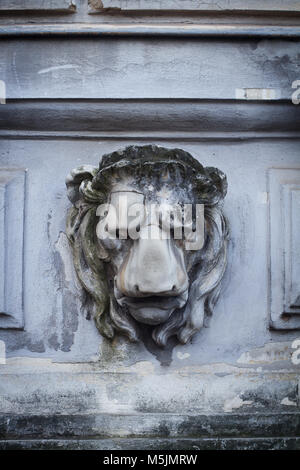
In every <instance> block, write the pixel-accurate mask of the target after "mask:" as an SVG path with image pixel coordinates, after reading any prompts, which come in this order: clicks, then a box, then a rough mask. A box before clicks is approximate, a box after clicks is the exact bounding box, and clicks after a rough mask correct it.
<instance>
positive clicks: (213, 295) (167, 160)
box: [66, 145, 228, 346]
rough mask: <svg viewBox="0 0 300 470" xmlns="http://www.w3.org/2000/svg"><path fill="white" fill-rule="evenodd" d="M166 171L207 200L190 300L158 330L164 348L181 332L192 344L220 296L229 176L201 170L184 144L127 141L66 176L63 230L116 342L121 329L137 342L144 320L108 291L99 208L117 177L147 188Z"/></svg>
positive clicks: (99, 320)
mask: <svg viewBox="0 0 300 470" xmlns="http://www.w3.org/2000/svg"><path fill="white" fill-rule="evenodd" d="M166 169H167V170H168V172H169V174H170V175H171V178H170V179H171V181H175V180H176V179H177V180H178V175H179V176H180V177H181V178H183V179H184V181H186V182H187V187H188V188H190V189H188V188H187V189H186V191H192V193H193V197H194V202H196V203H202V204H205V209H204V217H205V244H204V247H203V248H202V249H201V250H199V251H198V252H194V253H193V254H192V255H191V259H192V261H191V262H192V266H190V268H189V279H190V287H189V297H188V301H187V304H186V305H185V306H184V307H183V308H181V309H178V310H175V312H173V314H172V315H171V317H170V318H169V319H168V320H167V321H166V322H165V323H163V324H161V325H158V326H156V327H155V328H153V332H152V337H153V340H154V341H155V342H156V343H157V344H158V345H160V346H165V345H166V343H167V341H168V339H169V338H170V337H171V336H177V338H178V340H179V341H180V342H181V343H186V342H188V341H189V340H190V338H191V337H192V336H193V335H194V334H195V333H196V332H197V331H198V330H199V329H201V327H202V326H203V325H204V324H205V319H206V317H207V316H209V315H211V314H212V311H213V307H214V305H215V302H216V300H217V298H218V295H219V291H220V282H221V279H222V277H223V275H224V272H225V268H226V251H227V239H228V226H227V221H226V218H225V217H224V215H223V212H222V202H223V199H224V197H225V195H226V192H227V181H226V176H225V175H224V174H223V173H222V172H221V171H220V170H218V169H217V168H212V167H206V168H204V167H203V166H202V165H201V164H200V163H199V162H198V161H197V160H196V159H194V158H193V157H192V156H191V155H190V154H189V153H187V152H185V151H183V150H181V149H166V148H163V147H156V146H153V145H147V146H130V147H127V148H126V149H125V150H121V151H116V152H113V153H111V154H107V155H104V156H103V158H102V160H101V162H100V165H99V168H96V167H93V166H90V165H85V166H82V167H78V168H76V169H74V170H73V171H71V173H70V174H69V175H68V176H67V179H66V185H67V189H68V197H69V199H70V201H71V202H72V204H73V207H72V208H71V209H70V211H69V214H68V219H67V228H66V233H67V236H68V239H69V242H70V245H71V247H72V251H73V259H74V266H75V270H76V273H77V276H78V278H79V281H80V283H81V285H82V287H83V289H84V291H85V292H86V294H87V308H88V311H89V314H90V316H93V317H94V319H95V322H96V325H97V328H98V330H99V331H100V333H101V334H102V335H103V336H105V337H106V338H109V339H113V338H114V336H115V333H116V331H117V332H119V333H121V334H123V335H125V336H127V337H128V338H129V340H130V341H138V340H139V337H140V335H139V329H140V328H141V324H139V323H138V322H136V321H135V320H134V319H133V318H132V317H131V315H130V314H129V312H128V311H127V309H126V308H121V307H120V306H119V305H118V304H117V302H116V300H115V298H114V296H113V293H112V292H110V290H111V289H109V286H108V281H107V274H106V267H105V265H106V264H107V263H108V262H109V255H108V253H107V252H106V250H105V249H104V247H102V245H101V243H100V242H99V240H98V239H97V236H96V225H97V222H98V219H97V216H96V210H97V207H98V205H99V204H102V203H105V202H107V198H108V194H109V191H110V187H111V182H112V179H113V178H115V177H116V174H117V175H119V176H128V175H131V176H133V175H134V181H136V184H137V185H139V184H142V185H143V187H144V188H146V187H147V185H145V182H147V181H149V182H150V181H151V182H152V181H153V180H158V179H159V178H160V177H161V173H162V171H163V170H166ZM172 175H173V177H172ZM176 177H177V178H176ZM178 190H180V188H178Z"/></svg>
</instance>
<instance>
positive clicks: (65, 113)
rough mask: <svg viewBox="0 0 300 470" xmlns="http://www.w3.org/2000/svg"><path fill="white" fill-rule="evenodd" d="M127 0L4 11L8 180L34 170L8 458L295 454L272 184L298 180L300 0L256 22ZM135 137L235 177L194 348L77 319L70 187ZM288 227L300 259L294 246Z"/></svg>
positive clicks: (10, 340)
mask: <svg viewBox="0 0 300 470" xmlns="http://www.w3.org/2000/svg"><path fill="white" fill-rule="evenodd" d="M14 3H15V4H16V3H17V0H16V2H14ZM35 3H36V4H38V3H39V2H35ZM40 3H41V2H40ZM47 3H48V5H50V4H52V5H58V4H62V5H67V4H69V3H70V2H67V1H61V2H59V1H58V0H57V1H53V2H43V5H46V4H47ZM73 3H74V2H73ZM118 3H119V4H120V2H118V1H117V0H115V1H114V0H111V1H108V0H107V1H102V4H103V6H104V7H105V8H108V9H106V10H103V11H101V10H99V8H98V9H97V12H96V14H90V13H89V8H88V1H87V0H77V2H76V6H77V8H76V11H75V10H74V9H72V10H70V11H72V14H65V13H63V12H62V13H60V12H58V11H56V12H55V11H52V14H51V15H49V13H46V11H44V12H42V11H40V13H35V14H30V15H28V16H26V17H25V15H24V14H20V13H18V11H17V10H15V11H11V13H8V12H5V13H0V23H1V24H2V26H3V27H2V28H1V31H2V32H3V34H11V35H12V36H10V39H6V40H3V41H2V42H1V47H0V78H1V80H5V82H6V89H7V103H8V104H7V105H0V125H1V129H0V136H1V148H0V174H1V173H2V171H4V169H7V168H9V171H10V172H12V171H16V170H17V171H23V170H24V169H27V173H26V174H27V176H26V184H25V197H24V201H25V204H24V211H23V206H22V205H21V204H18V205H17V207H15V208H14V211H13V212H14V214H13V216H14V217H15V220H19V219H20V217H23V216H24V226H23V232H24V233H23V241H24V244H23V261H21V259H19V258H18V257H17V256H16V257H15V258H14V263H15V264H14V263H12V262H11V261H10V259H8V257H7V259H6V261H5V262H6V263H8V262H9V265H10V269H11V274H10V276H11V279H14V278H16V279H17V277H18V276H14V272H13V269H14V266H15V269H16V273H18V272H21V270H22V263H24V269H23V270H22V273H23V291H22V289H18V295H23V314H24V329H23V330H12V329H9V328H5V329H1V331H0V340H1V341H5V345H6V351H7V360H6V364H4V360H3V358H2V357H1V358H0V447H1V449H3V448H6V449H9V448H11V449H16V448H33V449H37V448H45V449H46V448H50V449H54V448H69V449H71V448H72V449H74V448H75V449H76V448H94V449H101V448H102V449H135V448H147V449H158V448H161V449H187V448H189V449H197V448H200V449H208V448H218V449H220V448H228V449H233V448H235V449H240V448H247V449H264V448H265V449H275V448H280V449H285V448H290V449H296V448H299V405H300V403H299V367H300V366H299V363H298V359H297V358H298V353H297V345H296V342H294V343H293V341H294V340H296V339H297V338H299V331H296V330H293V329H291V328H290V325H291V320H290V316H287V317H284V318H281V320H282V323H281V327H283V329H281V330H280V331H279V330H274V329H273V330H270V328H269V325H270V283H269V280H270V278H269V275H270V271H269V268H270V262H271V260H270V243H271V240H270V233H269V215H270V214H269V204H270V197H273V195H272V194H270V193H269V192H270V187H269V186H268V177H267V175H268V174H269V173H270V169H271V168H276V169H283V168H284V169H285V171H288V172H289V173H290V172H294V171H295V170H296V169H297V172H296V171H295V173H297V174H298V173H299V169H300V159H299V110H300V108H299V106H296V105H293V104H292V102H291V94H292V92H293V91H295V89H293V88H292V83H293V81H295V80H299V78H300V77H299V35H300V31H299V24H300V12H299V11H295V12H294V8H296V7H297V2H279V1H278V2H258V1H255V2H251V4H252V7H253V4H255V8H257V10H256V11H254V10H253V11H251V12H249V7H250V2H240V1H236V2H231V5H232V10H231V11H228V10H227V11H226V10H224V9H223V7H224V2H222V1H221V2H219V4H220V5H221V7H222V8H221V9H219V10H218V11H217V10H216V9H214V10H213V8H215V7H216V5H213V3H211V2H206V3H205V4H204V3H203V2H202V3H201V4H200V2H198V3H197V8H198V7H199V10H198V11H196V10H194V11H192V10H185V11H183V12H181V11H177V12H176V11H175V10H174V11H168V12H166V11H165V12H163V11H160V12H159V10H157V9H158V8H161V7H162V6H163V4H164V5H166V3H165V2H156V1H154V0H153V1H150V0H149V1H147V2H139V3H138V2H135V0H132V2H131V1H128V2H122V3H123V5H122V6H123V10H116V9H114V10H112V9H111V8H110V7H112V6H115V7H116V8H118ZM180 3H181V2H180ZM184 3H185V5H186V8H190V7H193V8H194V5H196V2H193V1H192V0H191V1H189V0H186V1H185V2H184ZM227 3H228V2H227ZM93 4H94V5H95V2H93ZM99 5H100V2H98V6H99ZM145 5H146V6H147V8H148V11H145V10H135V11H134V10H131V11H128V10H124V8H125V7H126V8H136V9H137V8H139V7H140V6H143V8H145ZM167 5H168V8H171V7H172V8H175V6H176V8H177V7H178V5H179V2H176V5H175V2H171V1H168V2H167ZM174 5H175V6H174ZM187 5H189V7H188V6H187ZM100 6H101V5H100ZM225 6H226V5H225ZM153 8H154V9H156V10H153ZM200 8H207V9H208V10H207V11H204V10H203V9H202V10H200ZM224 8H225V7H224ZM233 8H235V10H234V9H233ZM209 9H210V11H209ZM258 9H259V10H260V11H258ZM279 9H281V10H282V9H285V11H283V10H282V11H281V13H280V14H278V11H279ZM247 10H248V11H247ZM262 10H264V11H262ZM267 10H268V11H267ZM288 10H290V12H291V11H293V15H291V14H290V12H289V11H288ZM50 23H51V24H50ZM20 25H21V26H20ZM26 28H27V29H26ZM83 33H84V34H83ZM24 34H27V36H26V38H25V36H24ZM30 34H35V36H34V38H33V36H30ZM59 34H64V35H65V36H64V38H61V37H60V36H59ZM88 34H92V35H93V36H92V37H87V35H88ZM69 35H70V36H69ZM105 35H106V36H105ZM126 35H127V36H126ZM175 35H176V38H175ZM188 35H191V36H192V37H188ZM108 36H109V37H108ZM129 36H130V37H129ZM241 37H242V39H241ZM291 38H293V39H292V40H291ZM297 38H298V39H297ZM253 97H255V98H256V99H255V100H253V99H251V98H253ZM130 144H131V145H142V144H157V145H161V146H163V147H170V148H173V147H180V148H182V149H183V150H185V151H187V152H190V153H191V154H192V155H193V156H195V157H196V159H197V160H198V161H199V162H201V163H202V164H203V165H204V166H213V167H217V168H220V169H222V171H223V172H224V173H225V174H226V175H227V178H228V187H229V191H228V194H227V196H226V200H225V203H224V213H225V215H226V216H227V218H228V219H229V221H230V229H231V238H230V241H229V246H228V269H227V271H226V273H225V276H224V283H223V284H222V291H221V294H220V295H221V297H220V299H221V301H220V302H219V303H218V304H217V305H216V307H215V310H214V315H213V316H212V317H211V318H210V324H209V327H208V328H203V329H202V330H201V331H200V332H199V334H198V335H197V336H195V337H194V339H193V340H192V342H191V343H189V344H187V345H185V346H182V345H180V346H177V345H173V346H174V347H172V348H166V349H165V350H162V349H161V348H158V347H157V348H152V347H151V345H149V343H148V342H147V341H145V342H144V343H143V342H142V343H139V344H130V345H128V342H127V340H126V339H125V338H123V337H118V338H116V339H115V340H114V341H113V342H112V343H110V342H109V341H108V340H106V339H104V338H102V337H101V336H99V334H98V331H97V328H96V326H95V324H94V322H93V321H92V320H91V319H90V318H89V316H87V312H88V309H86V308H82V305H83V303H84V300H85V298H84V297H85V296H84V292H83V290H82V289H81V286H80V283H79V282H78V280H77V278H76V275H75V272H74V268H73V260H72V256H71V253H70V248H69V244H68V240H67V237H66V227H65V214H66V212H67V211H68V209H70V207H71V204H69V203H68V202H67V199H66V192H65V184H64V179H65V176H66V174H67V173H68V172H69V171H70V169H72V168H76V167H78V166H80V165H83V164H85V163H87V162H88V163H89V164H90V165H92V166H98V164H99V160H100V158H101V156H102V155H103V154H105V153H110V152H113V151H115V150H117V149H119V148H124V147H126V146H127V145H130ZM276 171H277V170H276ZM286 174H287V173H285V172H282V175H283V176H284V175H286ZM283 180H284V178H283ZM283 182H284V181H283ZM289 189H291V192H293V191H294V192H293V197H294V199H292V198H291V200H292V205H291V209H292V210H291V211H289V214H290V216H291V217H290V219H291V222H293V223H292V224H291V227H292V228H293V227H295V226H296V225H295V223H297V220H298V219H297V217H298V216H297V210H296V209H295V207H297V205H296V202H297V198H296V194H294V193H296V192H297V188H296V187H292V188H287V187H285V188H283V190H284V191H283V194H284V197H283V198H282V199H281V203H283V205H282V207H284V204H285V203H286V200H285V198H286V196H287V195H288V194H289V192H288V191H289ZM286 190H288V191H286ZM275 192H276V191H275ZM18 194H19V193H18ZM2 200H3V198H2ZM0 209H1V211H2V207H0ZM8 212H9V211H8ZM8 212H7V211H5V210H4V212H3V213H2V212H0V214H1V215H0V218H1V221H3V219H5V217H7V215H5V214H8ZM279 212H280V211H279V209H278V215H279ZM22 214H23V215H22ZM294 216H295V219H294V220H293V217H294ZM275 217H276V212H275ZM22 220H23V219H22ZM285 226H286V228H287V229H288V227H289V226H288V224H285ZM3 233H4V232H3V230H2V231H1V234H2V235H3ZM290 234H291V235H292V237H291V243H290V245H286V246H287V248H288V250H287V251H286V253H289V256H288V258H287V259H293V252H294V251H296V250H298V245H299V243H298V238H297V234H296V235H293V234H294V232H293V230H291V232H290ZM2 235H1V236H2ZM4 235H5V236H4V238H5V237H6V241H7V233H6V232H5V234H4ZM10 241H11V237H9V242H10ZM1 246H3V243H2V245H1ZM11 246H13V244H12V245H11ZM18 246H19V248H18V249H20V244H18ZM296 255H297V256H298V252H296ZM1 259H2V265H1V266H2V267H3V258H1ZM294 259H295V260H297V259H298V257H295V258H294ZM292 267H293V269H294V268H295V269H297V265H293V266H292ZM290 272H291V273H292V274H293V272H294V271H290ZM295 273H296V271H295ZM282 274H283V272H282V271H281V272H280V276H279V277H278V279H279V278H280V279H282ZM294 277H295V279H297V275H296V274H295V276H294ZM285 279H286V282H287V283H288V278H285ZM286 286H287V287H288V288H286ZM297 286H298V284H297V282H296V283H295V282H294V283H292V285H291V286H290V287H289V284H286V285H284V283H283V282H280V281H279V282H278V284H277V288H276V289H277V292H279V294H280V295H282V296H283V298H285V297H284V292H285V291H286V292H287V293H291V295H292V296H293V302H294V301H296V303H297V302H298V301H297V295H295V293H296V294H298V293H297V289H298V287H297ZM2 291H3V289H2ZM7 294H9V292H7ZM10 297H11V298H13V297H12V296H11V295H10ZM288 301H289V299H288V297H286V303H287V302H288ZM287 305H288V306H289V307H290V306H291V302H290V303H287ZM292 308H293V307H292ZM292 308H290V310H292ZM12 313H14V312H12ZM281 313H282V312H281V311H279V313H278V314H279V315H281ZM3 319H5V316H3V315H0V321H1V322H2V320H3ZM2 324H3V322H2ZM1 344H2V343H1ZM292 345H294V346H293V347H292ZM295 345H296V346H295Z"/></svg>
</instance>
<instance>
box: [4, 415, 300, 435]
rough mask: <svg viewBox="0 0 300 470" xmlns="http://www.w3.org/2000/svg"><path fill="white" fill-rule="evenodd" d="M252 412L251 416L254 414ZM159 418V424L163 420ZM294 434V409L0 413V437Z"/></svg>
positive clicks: (297, 426) (299, 420) (298, 423)
mask: <svg viewBox="0 0 300 470" xmlns="http://www.w3.org/2000/svg"><path fill="white" fill-rule="evenodd" d="M254 417H255V419H253V418H254ZM162 423H163V425H162ZM120 429H122V437H127V438H129V437H130V438H141V437H144V438H145V437H159V438H166V437H169V436H172V437H173V438H189V437H197V438H216V437H223V438H226V437H227V438H228V437H240V438H243V437H244V438H246V437H248V438H249V437H280V436H282V437H283V436H286V437H298V436H299V433H300V414H299V412H297V411H296V412H285V413H255V414H253V413H252V414H249V413H233V414H214V415H204V414H201V415H199V414H194V415H192V414H182V413H181V414H173V413H170V414H169V413H138V414H125V415H122V414H109V413H107V414H100V413H99V414H97V413H91V414H77V415H68V414H67V415H48V414H47V415H46V416H43V415H34V414H31V415H23V414H21V415H16V414H1V415H0V439H17V438H22V439H24V438H27V439H30V438H31V439H32V438H40V439H41V438H44V439H53V438H54V439H55V438H56V439H57V438H62V437H66V438H84V437H86V436H89V437H90V438H98V439H99V438H100V439H103V438H113V437H120Z"/></svg>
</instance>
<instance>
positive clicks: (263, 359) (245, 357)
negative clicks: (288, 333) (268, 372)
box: [237, 341, 292, 364]
mask: <svg viewBox="0 0 300 470" xmlns="http://www.w3.org/2000/svg"><path fill="white" fill-rule="evenodd" d="M291 354H292V352H291V343H290V342H288V341H284V342H280V343H267V344H265V345H264V346H263V347H262V348H257V349H252V350H251V351H247V352H244V353H243V354H242V355H241V356H240V357H239V358H238V360H237V363H238V364H272V363H273V362H278V361H290V360H291Z"/></svg>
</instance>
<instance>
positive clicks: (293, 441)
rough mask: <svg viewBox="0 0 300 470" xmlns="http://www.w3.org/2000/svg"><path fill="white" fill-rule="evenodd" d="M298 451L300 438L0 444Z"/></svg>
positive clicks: (10, 446) (9, 445)
mask: <svg viewBox="0 0 300 470" xmlns="http://www.w3.org/2000/svg"><path fill="white" fill-rule="evenodd" d="M22 449H24V450H25V449H29V450H60V449H64V450H155V451H157V450H194V451H197V450H299V449H300V438H286V437H282V438H264V437H263V438H259V439H239V438H237V439H225V438H220V439H145V438H143V439H86V440H66V439H60V440H51V439H49V440H40V439H37V440H11V441H0V450H22Z"/></svg>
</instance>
